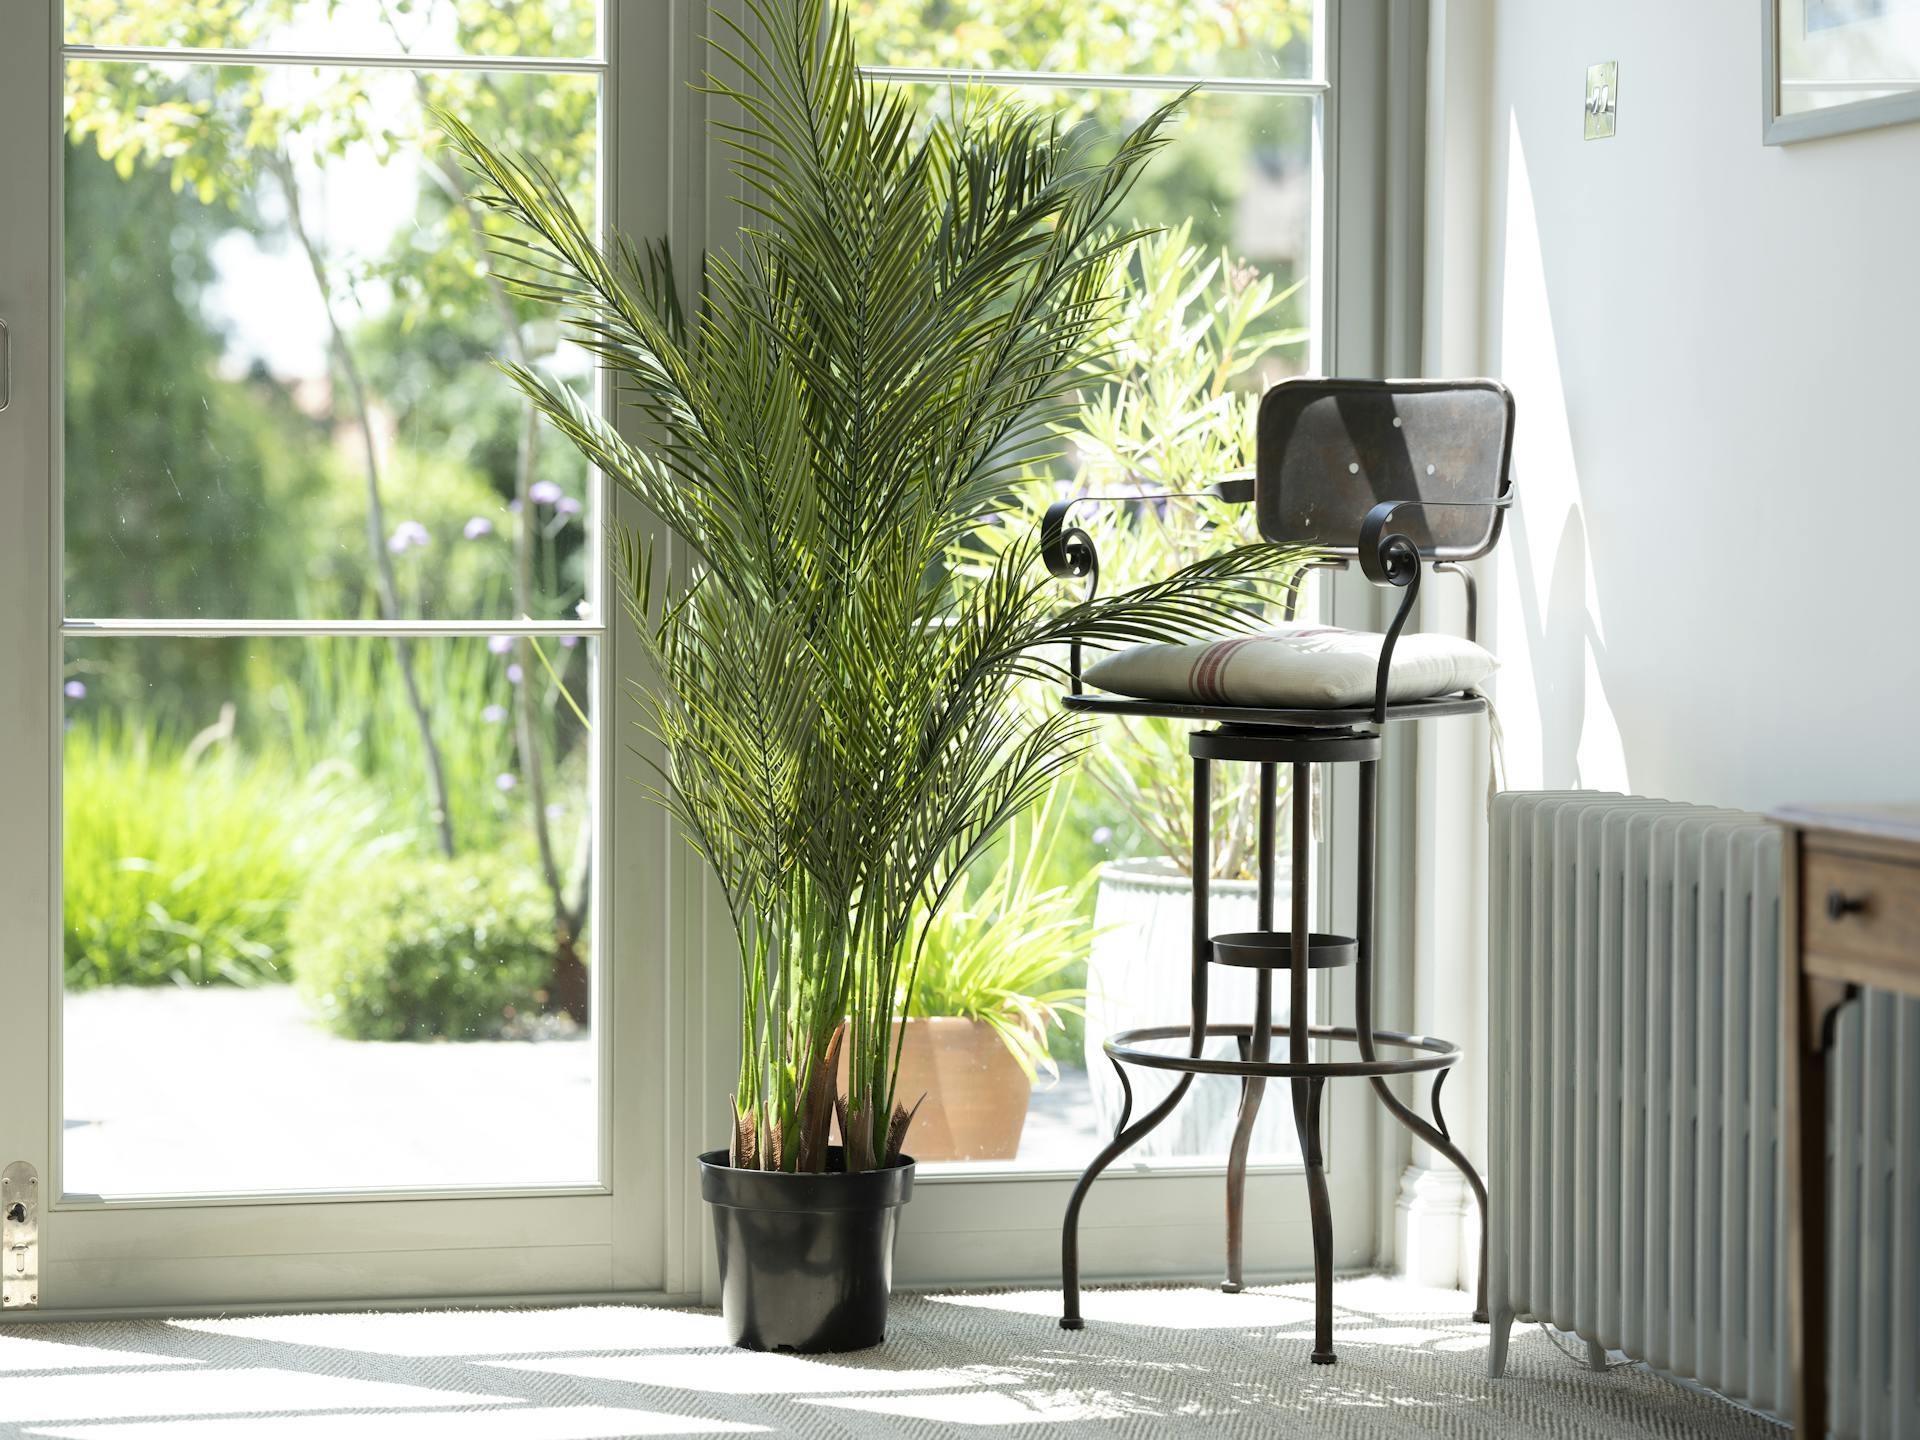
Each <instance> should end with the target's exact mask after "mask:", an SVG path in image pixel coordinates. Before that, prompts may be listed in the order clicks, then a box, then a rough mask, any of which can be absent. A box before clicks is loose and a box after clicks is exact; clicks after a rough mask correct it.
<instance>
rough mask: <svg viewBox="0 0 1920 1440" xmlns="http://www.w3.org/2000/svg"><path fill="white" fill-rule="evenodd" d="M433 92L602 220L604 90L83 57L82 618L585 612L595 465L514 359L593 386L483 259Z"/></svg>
mask: <svg viewBox="0 0 1920 1440" xmlns="http://www.w3.org/2000/svg"><path fill="white" fill-rule="evenodd" d="M424 102H432V103H435V104H444V105H446V106H448V107H449V108H450V109H452V110H453V111H455V112H457V113H460V114H463V115H465V116H467V117H468V118H469V120H470V121H471V123H473V124H474V125H475V126H476V128H477V129H478V130H480V131H481V133H483V134H484V135H486V136H487V137H489V138H490V139H492V140H495V141H497V142H499V143H501V144H503V145H506V146H508V147H509V148H512V149H524V150H527V151H529V152H531V153H535V154H539V155H541V156H543V157H545V158H546V159H547V160H548V161H549V162H550V163H552V164H554V165H555V166H557V167H558V168H559V170H560V171H561V173H562V174H563V176H564V177H565V180H566V183H567V184H568V186H569V188H570V190H571V191H572V193H573V194H574V195H575V197H576V198H577V203H578V204H579V205H580V206H581V207H582V208H583V209H587V210H588V211H589V212H590V209H591V205H592V177H593V166H594V135H595V127H596V124H597V118H596V117H597V112H598V106H599V100H598V90H597V81H596V80H595V79H593V78H592V77H589V76H536V75H518V74H501V73H489V72H474V71H459V72H445V73H437V74H414V73H411V72H407V71H401V70H379V69H367V70H338V69H326V68H319V69H307V68H299V69H295V68H291V67H258V68H255V67H247V66H194V65H176V64H166V65H148V64H138V63H113V64H103V63H99V62H94V61H76V62H73V63H71V64H69V66H68V67H67V146H66V201H65V207H66V225H65V231H66V301H65V335H66V340H65V352H66V359H65V406H66V421H65V427H66V428H65V435H66V441H65V444H66V465H65V487H66V490H65V493H66V502H65V508H66V605H67V613H68V614H69V615H76V616H135V617H220V618H229V617H246V618H290V617H297V618H308V619H333V618H356V617H367V616H397V617H406V618H422V617H430V616H431V617H461V618H484V617H509V616H516V615H522V614H527V615H532V616H535V617H538V618H558V617H565V616H569V615H571V614H572V613H574V608H575V606H576V605H577V604H578V603H579V601H580V600H581V599H582V598H583V594H584V588H583V587H584V584H585V576H584V573H583V571H584V566H585V562H586V556H587V554H588V549H589V547H588V544H587V537H588V534H589V528H588V522H589V516H588V514H587V513H586V512H587V509H588V507H589V505H590V502H591V494H590V488H591V487H590V486H589V483H588V480H589V476H588V471H587V468H586V466H585V464H584V462H582V461H581V460H580V459H579V457H578V455H577V453H576V452H575V451H574V449H573V448H572V447H571V446H569V445H566V444H564V443H562V442H561V441H559V440H558V439H557V438H556V437H555V436H554V435H553V434H552V433H551V431H550V430H547V429H546V428H545V427H543V426H537V425H535V426H530V425H529V423H528V416H527V410H526V407H525V405H524V404H523V403H522V402H520V401H519V400H518V399H517V397H516V393H515V391H514V389H513V387H512V385H511V384H510V383H509V382H508V381H507V380H506V379H505V378H504V377H503V376H502V375H501V374H500V372H499V371H498V370H497V369H496V368H495V366H494V360H495V359H496V357H513V356H516V355H521V354H524V355H525V356H526V357H527V358H528V359H529V360H530V362H531V363H532V364H534V365H535V366H536V367H538V368H541V369H544V370H546V371H548V372H550V373H552V374H554V375H556V376H557V377H559V378H561V379H563V380H564V381H565V382H566V383H570V384H573V385H576V386H579V387H585V386H586V385H588V384H589V382H590V378H591V373H592V372H591V367H590V365H589V364H588V362H587V358H586V357H585V355H584V354H583V353H582V352H580V351H579V350H578V349H577V348H575V347H572V346H570V345H568V344H566V343H564V342H563V341H562V340H561V339H560V337H559V334H558V332H557V328H556V327H555V325H554V324H553V323H552V321H551V319H550V318H548V317H547V316H546V315H544V314H539V313H536V312H535V311H534V310H533V308H532V307H530V306H528V305H526V304H524V303H522V302H519V301H516V300H513V299H511V298H510V297H508V296H506V295H505V293H504V291H502V290H500V289H499V288H498V287H497V285H496V282H495V281H494V279H493V278H492V276H491V273H490V272H489V271H488V270H487V269H486V267H484V266H483V265H482V264H481V263H480V256H481V251H480V246H479V245H478V243H477V242H476V239H475V236H474V233H473V219H474V217H473V216H472V215H471V214H470V213H469V211H468V208H467V205H466V203H465V201H464V200H463V199H462V198H460V197H461V196H462V194H463V193H464V192H463V189H462V187H461V185H460V184H459V183H458V179H459V177H457V176H456V175H455V173H454V171H453V166H452V162H451V160H450V159H449V157H447V156H446V155H445V153H444V152H442V151H441V150H439V149H437V148H436V147H435V145H434V143H433V140H432V137H431V135H430V130H429V126H428V124H427V122H426V119H425V111H424V109H423V103H424Z"/></svg>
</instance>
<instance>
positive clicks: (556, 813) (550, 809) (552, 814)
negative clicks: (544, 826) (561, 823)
mask: <svg viewBox="0 0 1920 1440" xmlns="http://www.w3.org/2000/svg"><path fill="white" fill-rule="evenodd" d="M560 815H561V810H560V807H559V806H558V805H549V806H547V819H549V820H558V819H559V818H560Z"/></svg>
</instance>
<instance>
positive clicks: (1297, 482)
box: [1254, 379, 1513, 560]
mask: <svg viewBox="0 0 1920 1440" xmlns="http://www.w3.org/2000/svg"><path fill="white" fill-rule="evenodd" d="M1512 459H1513V397H1512V396H1511V395H1510V394H1508V392H1507V388H1506V387H1505V386H1504V385H1502V384H1500V383H1499V382H1498V381H1497V380H1316V379H1300V380H1285V381H1282V382H1281V383H1280V384H1278V385H1276V386H1274V387H1273V388H1272V389H1271V390H1269V391H1268V392H1267V393H1266V395H1265V397H1264V398H1263V399H1262V400H1261V402H1260V422H1259V432H1258V437H1257V448H1256V453H1255V462H1254V512H1255V517H1256V519H1257V521H1258V523H1259V527H1260V533H1261V535H1262V536H1263V537H1264V538H1266V539H1268V540H1271V541H1274V542H1276V543H1280V544H1293V545H1313V546H1317V547H1319V548H1320V549H1323V550H1326V551H1328V552H1330V553H1332V554H1336V555H1347V556H1351V555H1353V554H1355V553H1357V551H1356V542H1357V540H1358V539H1359V535H1360V522H1361V521H1362V520H1363V519H1364V518H1365V517H1366V514H1367V511H1369V510H1371V509H1372V508H1373V507H1374V506H1375V505H1377V504H1379V503H1380V502H1381V501H1383V500H1477V501H1487V500H1491V499H1493V498H1495V497H1498V496H1504V495H1505V494H1506V493H1507V490H1508V488H1509V486H1510V485H1511V484H1512V478H1511V476H1510V474H1509V469H1510V466H1511V463H1512ZM1504 514H1505V512H1504V511H1503V510H1500V509H1495V508H1492V507H1489V506H1485V505H1478V506H1465V507H1460V508H1454V507H1451V506H1449V507H1438V506H1436V507H1431V508H1427V509H1415V508H1412V507H1408V508H1407V509H1405V510H1402V511H1399V512H1398V513H1396V514H1395V515H1394V516H1393V522H1392V523H1393V528H1394V529H1395V530H1396V531H1398V532H1400V533H1401V534H1404V535H1405V536H1406V537H1407V538H1408V539H1410V540H1412V541H1413V543H1414V544H1415V545H1416V546H1417V547H1418V548H1419V551H1420V554H1421V556H1422V558H1424V559H1427V560H1473V559H1476V558H1478V557H1479V556H1481V555H1484V554H1486V553H1487V552H1488V551H1489V550H1491V549H1492V548H1493V547H1494V544H1495V543H1496V542H1497V541H1498V540H1499V538H1500V523H1501V518H1502V516H1503V515H1504Z"/></svg>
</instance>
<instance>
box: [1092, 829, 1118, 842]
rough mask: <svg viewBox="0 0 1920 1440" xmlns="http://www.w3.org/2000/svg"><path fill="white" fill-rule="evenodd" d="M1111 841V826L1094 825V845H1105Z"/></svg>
mask: <svg viewBox="0 0 1920 1440" xmlns="http://www.w3.org/2000/svg"><path fill="white" fill-rule="evenodd" d="M1112 839H1113V827H1112V826H1111V825H1096V826H1094V827H1093V843H1094V844H1096V845H1105V844H1107V843H1109V842H1110V841H1111V840H1112Z"/></svg>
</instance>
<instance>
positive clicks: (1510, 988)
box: [1488, 791, 1920, 1440]
mask: <svg viewBox="0 0 1920 1440" xmlns="http://www.w3.org/2000/svg"><path fill="white" fill-rule="evenodd" d="M1491 862H1492V863H1491V867H1490V881H1491V894H1490V898H1489V912H1488V915H1489V932H1490V936H1491V951H1492V954H1491V966H1490V976H1489V980H1490V984H1489V995H1490V997H1491V1009H1492V1020H1491V1032H1490V1040H1491V1050H1492V1063H1491V1071H1490V1076H1491V1078H1490V1083H1489V1087H1488V1092H1489V1099H1490V1102H1491V1115H1490V1122H1491V1129H1490V1140H1491V1160H1492V1165H1491V1172H1490V1174H1489V1177H1488V1178H1489V1182H1490V1191H1489V1197H1488V1199H1489V1215H1488V1241H1489V1249H1488V1266H1489V1276H1488V1284H1489V1293H1490V1296H1491V1301H1490V1303H1491V1305H1492V1307H1493V1318H1494V1327H1493V1347H1492V1355H1491V1364H1492V1367H1493V1373H1494V1374H1496V1375H1497V1374H1499V1373H1500V1370H1501V1367H1502V1365H1503V1364H1504V1363H1505V1357H1506V1332H1507V1328H1508V1327H1509V1326H1510V1325H1511V1324H1512V1322H1513V1320H1514V1319H1515V1317H1521V1318H1526V1319H1533V1320H1541V1321H1545V1322H1546V1323H1548V1324H1550V1325H1553V1326H1554V1327H1555V1328H1557V1329H1560V1330H1564V1331H1568V1332H1571V1333H1573V1334H1577V1335H1579V1336H1580V1337H1582V1338H1583V1339H1585V1340H1586V1341H1587V1344H1588V1348H1589V1353H1590V1355H1592V1356H1594V1357H1595V1358H1597V1357H1598V1355H1599V1353H1600V1349H1601V1348H1604V1349H1608V1350H1618V1351H1622V1352H1624V1353H1625V1354H1627V1355H1629V1356H1631V1357H1633V1358H1634V1359H1637V1360H1643V1361H1645V1362H1646V1363H1647V1364H1649V1365H1651V1366H1653V1367H1654V1368H1655V1369H1657V1370H1661V1371H1664V1372H1666V1373H1668V1374H1670V1375H1675V1376H1680V1377H1684V1378H1686V1379H1691V1380H1697V1381H1699V1382H1700V1383H1702V1384H1704V1385H1707V1386H1710V1387H1711V1388H1713V1389H1714V1390H1717V1391H1719V1392H1721V1393H1722V1394H1724V1395H1727V1396H1730V1397H1732V1398H1733V1399H1736V1400H1739V1401H1741V1402H1742V1403H1744V1404H1747V1405H1750V1406H1753V1407H1754V1408H1756V1409H1760V1410H1765V1411H1770V1412H1772V1413H1774V1414H1776V1415H1782V1416H1786V1415H1790V1414H1791V1413H1792V1408H1793V1395H1792V1381H1791V1378H1790V1373H1789V1370H1788V1364H1787V1352H1786V1324H1785V1309H1784V1302H1785V1268H1786V1267H1785V1256H1784V1237H1783V1233H1782V1229H1781V1223H1782V1222H1781V1213H1780V1204H1781V1197H1782V1195H1783V1193H1784V1190H1783V1185H1784V1168H1783V1153H1782V1146H1781V1143H1780V1135H1779V1118H1778V1117H1779V1104H1780V1065H1779V1051H1780V1035H1779V1029H1780V1002H1779V988H1780V973H1781V958H1780V833H1779V831H1778V830H1776V829H1775V828H1774V827H1773V826H1772V825H1771V824H1769V823H1768V822H1766V821H1764V820H1762V819H1761V818H1760V817H1759V816H1756V815H1751V814H1747V813H1745V812H1741V811H1732V810H1711V809H1705V808H1702V807H1699V806H1693V805H1679V804H1675V803H1672V802H1670V801H1663V800H1644V799H1638V798H1635V797H1632V796H1624V795H1606V794H1598V793H1595V792H1591V791H1579V792H1566V791H1562V792H1512V793H1508V794H1503V795H1500V796H1499V797H1497V799H1496V800H1495V802H1494V810H1493V833H1492V852H1491ZM1836 1039H1837V1043H1836V1050H1835V1054H1834V1058H1833V1065H1834V1068H1833V1091H1834V1115H1833V1123H1832V1125H1831V1126H1830V1127H1829V1131H1828V1133H1829V1136H1830V1145H1831V1151H1830V1155H1831V1174H1832V1183H1833V1187H1834V1188H1833V1191H1832V1196H1833V1200H1832V1217H1833V1235H1832V1246H1833V1248H1832V1250H1831V1255H1832V1276H1833V1292H1832V1305H1833V1308H1832V1311H1831V1314H1832V1316H1833V1321H1832V1329H1833V1332H1834V1333H1833V1355H1832V1368H1831V1371H1830V1374H1831V1388H1832V1393H1833V1424H1834V1430H1835V1433H1836V1434H1839V1435H1842V1436H1860V1437H1876V1440H1877V1437H1881V1436H1900V1437H1912V1436H1920V1003H1916V1002H1914V1001H1901V1000H1896V999H1893V998H1892V997H1889V996H1886V995H1874V994H1871V993H1869V994H1868V995H1866V996H1865V998H1864V1002H1863V1003H1856V1004H1852V1005H1849V1006H1847V1007H1846V1008H1845V1009H1844V1010H1843V1011H1842V1012H1841V1019H1840V1023H1839V1028H1838V1032H1837V1037H1836Z"/></svg>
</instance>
